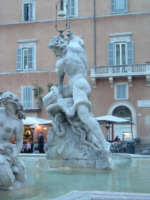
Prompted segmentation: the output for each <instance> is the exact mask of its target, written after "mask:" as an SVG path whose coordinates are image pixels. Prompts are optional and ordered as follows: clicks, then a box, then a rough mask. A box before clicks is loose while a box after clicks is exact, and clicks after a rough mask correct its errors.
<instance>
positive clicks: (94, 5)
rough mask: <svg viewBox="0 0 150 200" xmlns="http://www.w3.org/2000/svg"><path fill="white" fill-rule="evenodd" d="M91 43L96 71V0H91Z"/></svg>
mask: <svg viewBox="0 0 150 200" xmlns="http://www.w3.org/2000/svg"><path fill="white" fill-rule="evenodd" d="M93 33H94V34H93V41H94V68H95V71H96V64H97V63H96V0H93Z"/></svg>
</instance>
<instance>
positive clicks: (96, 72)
mask: <svg viewBox="0 0 150 200" xmlns="http://www.w3.org/2000/svg"><path fill="white" fill-rule="evenodd" d="M90 70H91V72H90V73H91V74H90V76H91V78H105V77H118V76H119V77H122V76H145V75H150V64H134V65H117V66H116V65H114V66H100V67H92V68H91V69H90Z"/></svg>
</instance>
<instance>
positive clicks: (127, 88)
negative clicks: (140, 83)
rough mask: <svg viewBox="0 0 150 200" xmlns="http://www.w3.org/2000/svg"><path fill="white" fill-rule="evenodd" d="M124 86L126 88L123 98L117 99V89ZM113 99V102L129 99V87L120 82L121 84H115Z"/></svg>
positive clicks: (125, 83)
mask: <svg viewBox="0 0 150 200" xmlns="http://www.w3.org/2000/svg"><path fill="white" fill-rule="evenodd" d="M121 85H125V86H126V91H125V97H121V98H118V94H117V87H118V86H121ZM114 99H115V100H128V99H129V85H128V83H127V82H121V83H116V84H115V88H114Z"/></svg>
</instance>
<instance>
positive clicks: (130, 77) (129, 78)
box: [128, 76, 132, 87]
mask: <svg viewBox="0 0 150 200" xmlns="http://www.w3.org/2000/svg"><path fill="white" fill-rule="evenodd" d="M128 85H129V87H132V76H128Z"/></svg>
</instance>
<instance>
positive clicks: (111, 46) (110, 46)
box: [108, 43, 114, 65]
mask: <svg viewBox="0 0 150 200" xmlns="http://www.w3.org/2000/svg"><path fill="white" fill-rule="evenodd" d="M108 65H114V43H109V44H108Z"/></svg>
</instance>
